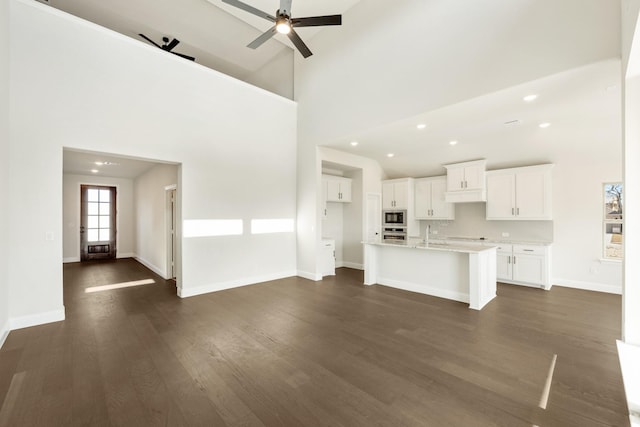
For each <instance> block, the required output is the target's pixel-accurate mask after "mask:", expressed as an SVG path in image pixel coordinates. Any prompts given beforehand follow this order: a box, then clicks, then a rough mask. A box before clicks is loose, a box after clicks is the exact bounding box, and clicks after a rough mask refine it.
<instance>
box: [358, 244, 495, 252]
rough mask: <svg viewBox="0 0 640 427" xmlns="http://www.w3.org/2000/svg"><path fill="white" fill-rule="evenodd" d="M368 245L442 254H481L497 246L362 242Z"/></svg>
mask: <svg viewBox="0 0 640 427" xmlns="http://www.w3.org/2000/svg"><path fill="white" fill-rule="evenodd" d="M362 243H364V244H366V245H376V246H394V247H399V248H407V249H420V250H431V251H441V252H462V253H474V254H477V253H480V252H484V251H490V250H494V249H495V248H496V247H495V246H490V245H487V246H471V245H465V244H464V243H458V242H442V241H437V242H432V243H424V242H411V241H409V242H402V241H400V242H362Z"/></svg>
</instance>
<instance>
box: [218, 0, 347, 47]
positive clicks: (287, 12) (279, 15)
mask: <svg viewBox="0 0 640 427" xmlns="http://www.w3.org/2000/svg"><path fill="white" fill-rule="evenodd" d="M291 1H292V0H280V9H278V10H277V11H276V14H275V16H273V15H270V14H268V13H266V12H263V11H261V10H259V9H256V8H255V7H253V6H250V5H248V4H246V3H243V2H241V1H240V0H222V2H223V3H227V4H229V5H231V6H234V7H237V8H238V9H242V10H244V11H245V12H249V13H251V14H253V15H256V16H259V17H260V18H262V19H266V20H267V21H270V22H273V23H274V26H273V27H272V28H270V29H269V30H268V31H266V32H265V33H263V34H261V35H260V36H259V37H258V38H257V39H255V40H254V41H252V42H251V43H249V44H248V45H247V47H250V48H251V49H257V48H258V47H260V46H261V45H262V44H263V43H264V42H266V41H267V40H269V39H270V38H272V37H273V36H274V35H275V33H276V32H278V33H280V34H285V35H286V36H287V37H289V40H291V42H292V43H293V45H294V46H295V47H296V49H298V51H299V52H300V53H301V54H302V56H303V57H305V58H308V57H310V56H311V55H313V53H311V50H309V48H308V47H307V45H306V44H305V43H304V42H303V41H302V39H301V38H300V36H298V33H296V32H295V30H294V27H296V28H300V27H321V26H325V25H342V15H327V16H311V17H307V18H291Z"/></svg>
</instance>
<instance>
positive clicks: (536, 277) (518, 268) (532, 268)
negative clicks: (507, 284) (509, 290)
mask: <svg viewBox="0 0 640 427" xmlns="http://www.w3.org/2000/svg"><path fill="white" fill-rule="evenodd" d="M544 268H545V262H544V256H540V255H524V254H516V253H514V256H513V280H515V281H517V282H525V283H531V284H535V285H543V284H544Z"/></svg>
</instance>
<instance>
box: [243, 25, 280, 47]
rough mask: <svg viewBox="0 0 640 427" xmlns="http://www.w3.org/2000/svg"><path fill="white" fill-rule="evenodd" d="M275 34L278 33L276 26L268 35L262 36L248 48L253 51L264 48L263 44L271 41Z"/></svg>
mask: <svg viewBox="0 0 640 427" xmlns="http://www.w3.org/2000/svg"><path fill="white" fill-rule="evenodd" d="M275 33H276V27H275V26H274V27H272V28H271V29H269V30H268V31H267V32H266V33H263V34H261V35H260V36H259V37H258V38H257V39H255V40H254V41H252V42H251V43H249V44H248V45H247V47H250V48H251V49H256V48H258V47H259V46H262V44H263V43H264V42H266V41H267V40H269V39H270V38H271V37H273V35H274V34H275Z"/></svg>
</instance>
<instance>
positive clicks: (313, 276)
mask: <svg viewBox="0 0 640 427" xmlns="http://www.w3.org/2000/svg"><path fill="white" fill-rule="evenodd" d="M295 275H296V276H300V277H302V278H304V279H309V280H313V281H314V282H318V281H320V280H322V275H320V274H315V273H309V272H308V271H302V270H298V271H297V273H296V274H295Z"/></svg>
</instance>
